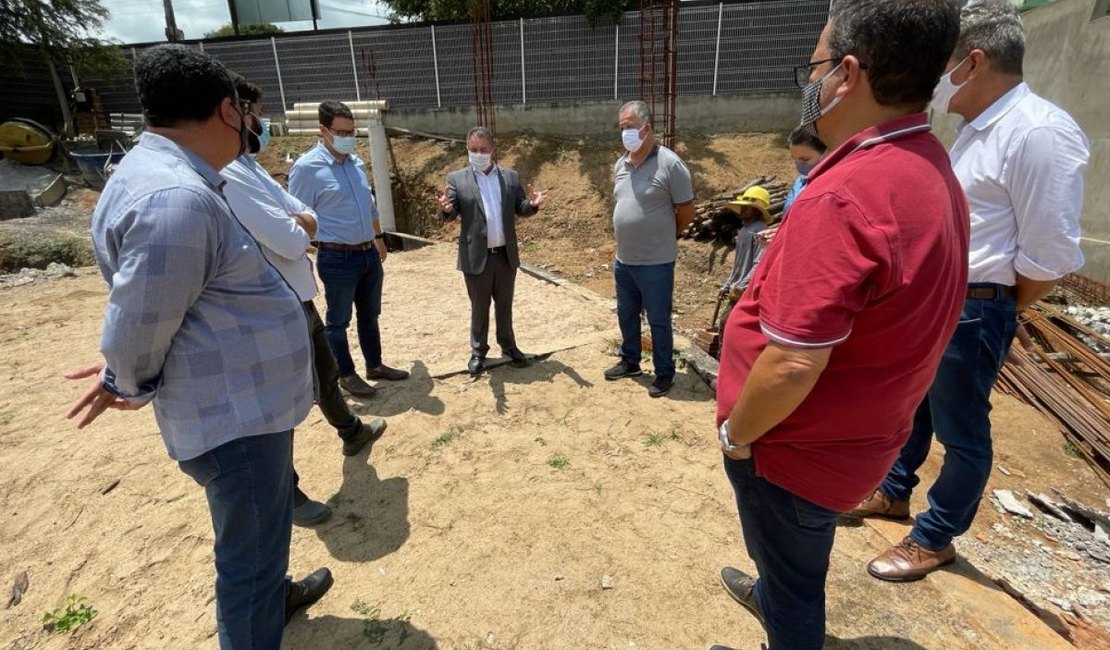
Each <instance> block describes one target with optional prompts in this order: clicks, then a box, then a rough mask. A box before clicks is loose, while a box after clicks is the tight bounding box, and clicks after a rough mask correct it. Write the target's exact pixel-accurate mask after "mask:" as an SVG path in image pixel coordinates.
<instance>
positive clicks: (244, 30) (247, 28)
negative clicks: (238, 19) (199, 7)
mask: <svg viewBox="0 0 1110 650" xmlns="http://www.w3.org/2000/svg"><path fill="white" fill-rule="evenodd" d="M284 31H285V30H284V29H282V28H280V27H278V26H277V25H274V24H271V23H257V24H248V25H239V35H240V36H264V35H266V34H281V33H283V32H284ZM221 36H235V28H234V27H232V26H231V23H228V24H226V25H224V26H223V27H221V28H219V29H216V30H213V31H210V32H208V33H207V34H205V35H204V37H205V38H219V37H221Z"/></svg>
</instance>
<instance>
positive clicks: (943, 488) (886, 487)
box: [879, 285, 1017, 551]
mask: <svg viewBox="0 0 1110 650" xmlns="http://www.w3.org/2000/svg"><path fill="white" fill-rule="evenodd" d="M972 286H976V285H972ZM1016 329H1017V313H1016V307H1015V304H1014V299H1013V298H1009V297H1007V298H1003V299H1000V300H981V299H971V298H969V299H968V300H967V301H966V302H965V303H964V308H963V313H961V314H960V324H959V325H957V326H956V333H955V334H954V335H953V336H952V340H951V341H950V342H949V343H948V347H947V348H946V349H945V351H944V357H943V358H942V359H941V362H940V367H939V368H938V369H937V376H936V379H934V380H933V385H932V386H931V387H930V388H929V392H928V394H927V395H926V396H925V400H924V401H923V402H922V403H921V406H920V407H918V409H917V413H915V414H914V419H913V432H912V433H911V434H910V438H909V440H907V441H906V444H905V446H904V447H902V452H901V454H900V455H899V456H898V460H897V461H895V463H894V466H893V467H892V468H891V470H890V473H888V474H887V477H886V479H885V480H884V481H883V483H882V485H881V486H880V487H879V489H880V490H881V491H882V492H883V494H885V495H887V496H888V497H890V498H892V499H896V500H899V501H909V499H910V494H911V493H912V492H913V489H914V488H915V487H916V486H917V484H918V483H919V482H920V481H921V479H920V478H918V476H917V470H918V469H919V468H920V467H921V465H922V464H923V463H924V462H925V458H926V457H928V455H929V446H930V444H931V443H932V439H933V434H934V432H935V433H936V437H937V440H938V441H939V442H940V444H942V445H944V464H943V465H942V466H941V470H940V475H939V476H937V480H936V482H934V483H933V487H932V488H930V489H929V509H928V510H926V511H925V512H924V513H922V514H920V515H918V516H917V521H916V523H915V524H914V527H913V531H912V532H911V533H910V537H911V538H913V540H914V541H915V542H917V543H918V544H920V545H921V546H923V547H925V548H927V549H932V550H934V551H935V550H940V549H942V548H945V547H946V546H948V545H949V544H950V543H951V542H952V538H953V537H957V536H959V535H962V534H964V533H965V532H967V529H968V528H970V527H971V522H972V520H973V519H975V513H976V512H977V511H978V509H979V500H980V499H981V498H982V496H983V489H984V488H985V487H986V485H987V477H988V476H990V471H991V460H992V456H993V449H992V446H991V421H990V412H991V401H990V397H991V389H992V388H993V387H994V382H995V380H996V379H998V372H999V370H1001V369H1002V363H1003V362H1004V361H1005V360H1006V355H1007V354H1009V351H1010V343H1011V342H1012V341H1013V340H1014V332H1015V330H1016Z"/></svg>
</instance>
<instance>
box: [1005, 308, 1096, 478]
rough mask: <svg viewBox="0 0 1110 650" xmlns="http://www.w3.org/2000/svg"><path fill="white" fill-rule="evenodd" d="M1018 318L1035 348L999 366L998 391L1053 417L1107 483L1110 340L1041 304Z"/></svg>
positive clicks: (1065, 436) (1066, 437)
mask: <svg viewBox="0 0 1110 650" xmlns="http://www.w3.org/2000/svg"><path fill="white" fill-rule="evenodd" d="M1022 321H1023V322H1024V324H1025V327H1026V329H1027V330H1028V332H1029V334H1030V336H1031V337H1032V338H1033V340H1034V341H1035V342H1036V344H1037V345H1036V349H1035V350H1034V351H1033V353H1032V355H1029V356H1027V357H1026V360H1025V361H1023V362H1022V363H1020V364H1013V363H1009V362H1007V363H1006V365H1005V366H1003V368H1002V373H1001V376H1000V377H999V382H998V385H997V387H998V389H999V390H1001V391H1002V392H1004V393H1008V394H1010V395H1014V396H1015V397H1017V398H1018V399H1020V400H1022V401H1024V402H1026V403H1028V404H1031V405H1032V406H1034V407H1035V408H1036V409H1037V410H1039V411H1041V412H1042V413H1044V414H1045V415H1047V416H1048V417H1049V418H1050V419H1051V420H1053V421H1055V422H1056V423H1057V424H1058V425H1059V427H1060V430H1061V432H1062V433H1063V436H1064V438H1065V439H1067V441H1068V442H1070V443H1071V444H1072V445H1073V446H1074V448H1075V449H1076V450H1077V451H1078V452H1079V453H1080V454H1081V455H1082V456H1083V457H1084V458H1085V459H1086V460H1087V463H1088V464H1089V465H1090V466H1091V467H1092V468H1093V469H1094V470H1095V472H1096V473H1097V474H1098V475H1099V477H1101V478H1102V480H1103V482H1104V483H1106V484H1107V485H1110V362H1107V359H1106V355H1105V352H1106V351H1107V350H1110V340H1108V339H1106V338H1105V337H1103V336H1101V335H1100V334H1099V333H1098V332H1095V331H1094V330H1092V329H1090V328H1088V327H1086V326H1085V325H1083V324H1082V323H1079V322H1078V321H1075V320H1074V319H1071V318H1069V317H1068V316H1067V315H1066V314H1064V313H1063V312H1061V311H1059V310H1058V309H1056V308H1054V307H1053V306H1052V305H1049V304H1047V303H1044V302H1041V303H1038V304H1037V305H1036V306H1034V307H1033V308H1031V309H1029V310H1027V311H1026V312H1025V314H1023V316H1022ZM1016 344H1017V343H1016V342H1015V345H1016ZM1030 357H1031V358H1030Z"/></svg>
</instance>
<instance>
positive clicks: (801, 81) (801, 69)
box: [794, 56, 843, 88]
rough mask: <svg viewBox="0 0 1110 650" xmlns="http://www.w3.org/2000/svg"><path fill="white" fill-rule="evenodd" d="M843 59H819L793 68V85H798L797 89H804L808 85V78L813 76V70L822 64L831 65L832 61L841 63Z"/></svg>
mask: <svg viewBox="0 0 1110 650" xmlns="http://www.w3.org/2000/svg"><path fill="white" fill-rule="evenodd" d="M841 60H843V57H836V56H834V57H832V58H831V59H821V60H820V61H810V62H809V63H807V64H805V65H796V66H794V83H796V84H798V87H799V88H805V87H806V86H808V85H809V78H810V77H811V76H813V69H814V68H816V67H817V66H819V65H821V64H822V63H832V62H833V61H841Z"/></svg>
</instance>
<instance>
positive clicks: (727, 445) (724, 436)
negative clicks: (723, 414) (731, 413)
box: [717, 420, 747, 452]
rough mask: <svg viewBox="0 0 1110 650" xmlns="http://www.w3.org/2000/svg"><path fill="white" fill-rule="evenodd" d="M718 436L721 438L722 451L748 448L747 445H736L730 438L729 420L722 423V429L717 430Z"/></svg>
mask: <svg viewBox="0 0 1110 650" xmlns="http://www.w3.org/2000/svg"><path fill="white" fill-rule="evenodd" d="M717 435H718V436H720V438H721V451H728V452H731V451H739V450H740V449H742V448H744V447H747V445H734V444H732V441H731V440H729V438H728V420H725V421H724V422H722V423H721V426H720V428H718V429H717Z"/></svg>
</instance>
